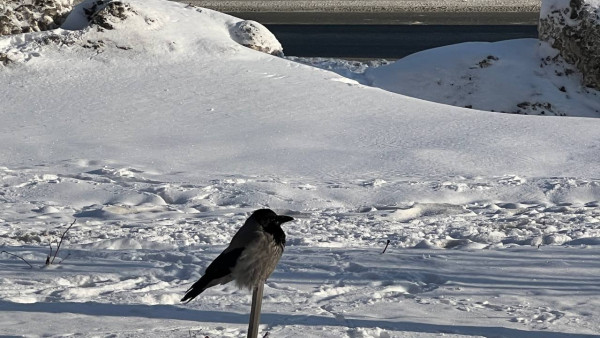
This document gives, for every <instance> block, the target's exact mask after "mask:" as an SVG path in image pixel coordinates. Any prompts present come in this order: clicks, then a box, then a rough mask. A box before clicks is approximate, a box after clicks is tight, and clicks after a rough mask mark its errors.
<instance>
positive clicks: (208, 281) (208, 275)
mask: <svg viewBox="0 0 600 338" xmlns="http://www.w3.org/2000/svg"><path fill="white" fill-rule="evenodd" d="M242 251H244V248H236V249H233V250H231V251H228V252H223V253H221V254H220V255H219V257H217V258H216V259H215V260H214V261H213V262H212V263H210V265H209V266H208V268H206V272H205V273H204V276H202V277H201V278H200V279H199V280H198V281H197V282H196V283H194V285H192V287H191V288H189V289H188V290H187V293H186V294H185V296H183V298H181V301H182V302H190V301H191V300H192V299H194V298H196V297H197V296H198V295H199V294H201V293H202V292H203V291H204V290H206V289H207V288H209V287H211V286H215V285H217V284H225V283H229V282H231V280H232V278H231V276H230V275H231V269H232V268H233V267H234V266H235V263H236V262H237V260H238V258H239V257H240V255H241V254H242Z"/></svg>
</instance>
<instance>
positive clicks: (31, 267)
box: [1, 250, 33, 269]
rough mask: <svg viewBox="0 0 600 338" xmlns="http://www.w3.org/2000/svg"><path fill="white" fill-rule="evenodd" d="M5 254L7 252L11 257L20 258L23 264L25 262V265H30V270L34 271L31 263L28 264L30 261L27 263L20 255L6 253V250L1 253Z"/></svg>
mask: <svg viewBox="0 0 600 338" xmlns="http://www.w3.org/2000/svg"><path fill="white" fill-rule="evenodd" d="M5 252H6V253H7V254H9V255H11V256H15V257H17V258H20V259H21V260H22V261H23V262H25V263H27V265H29V268H30V269H33V266H31V264H29V262H28V261H26V260H25V258H23V257H21V256H19V255H15V254H12V253H10V252H8V251H6V250H2V252H1V253H5Z"/></svg>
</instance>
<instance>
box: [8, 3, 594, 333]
mask: <svg viewBox="0 0 600 338" xmlns="http://www.w3.org/2000/svg"><path fill="white" fill-rule="evenodd" d="M77 10H78V11H79V12H78V13H80V15H79V16H78V17H72V18H71V20H70V21H68V24H67V26H68V27H70V28H77V27H78V26H79V25H80V24H81V21H80V20H76V19H77V18H79V19H80V18H81V13H82V11H80V10H81V8H78V9H77ZM124 13H125V16H127V19H125V20H123V21H121V20H119V19H117V18H112V19H111V20H112V21H111V22H110V25H111V26H113V27H114V29H112V30H111V29H101V30H99V29H98V26H94V27H91V28H85V29H82V30H72V31H67V30H56V31H52V32H44V33H35V34H26V35H14V36H7V37H2V38H0V55H1V56H2V58H1V59H2V60H7V61H5V63H6V65H4V66H0V67H1V68H0V83H1V84H2V91H0V103H1V105H0V106H1V107H2V108H0V121H2V123H0V143H1V144H2V147H0V159H1V160H0V161H1V162H0V166H1V167H0V201H1V202H2V204H1V207H0V249H1V250H3V251H6V252H8V253H10V254H14V255H20V256H22V257H23V258H24V259H26V260H27V261H28V262H29V263H31V264H32V265H33V267H32V268H29V266H28V265H27V264H25V263H24V262H23V261H21V260H20V259H18V258H16V257H14V256H11V255H9V254H8V253H2V254H1V255H0V312H1V313H2V314H1V316H0V336H27V337H38V336H83V337H96V336H101V337H104V336H110V337H190V336H192V337H204V336H210V337H244V336H245V330H246V325H247V320H248V312H249V306H250V294H248V292H247V291H245V290H237V289H236V288H235V287H234V286H233V285H226V286H219V287H214V288H211V289H209V290H208V291H206V292H205V293H204V294H203V295H202V296H201V297H200V298H199V299H197V300H195V301H193V302H192V303H190V304H187V305H181V304H180V303H179V299H180V298H181V296H182V295H183V293H184V291H185V290H186V289H187V288H188V287H189V286H190V285H191V283H193V282H194V281H195V280H196V279H197V278H198V277H199V276H200V275H201V274H202V272H203V269H204V268H205V267H206V266H207V265H208V264H209V263H210V262H211V261H212V259H214V258H215V257H216V255H217V254H218V253H219V252H220V251H221V250H222V249H223V247H224V246H225V245H226V244H227V243H228V241H229V240H230V239H231V236H232V235H233V234H234V233H235V231H236V230H237V229H238V228H239V226H240V225H241V224H242V223H243V221H244V220H245V218H246V217H247V216H248V214H249V213H250V212H251V211H252V210H254V209H257V208H260V207H270V208H272V209H274V210H276V211H277V212H278V213H283V214H288V215H291V216H293V217H294V218H295V219H296V220H297V221H295V222H293V223H289V224H286V225H285V231H286V233H287V238H288V246H287V248H286V251H285V252H284V255H283V258H282V261H281V262H280V264H279V266H278V268H277V269H276V271H275V273H274V274H273V275H272V276H271V278H270V279H269V280H268V282H267V284H266V288H265V299H264V302H263V315H262V326H261V335H264V334H265V333H266V332H269V333H270V337H431V336H449V337H464V336H483V337H551V338H552V337H593V336H598V335H599V332H600V320H599V319H598V316H599V314H600V310H599V309H600V297H598V296H599V295H600V277H598V276H600V261H599V260H598V259H597V258H598V255H599V254H600V202H599V201H600V177H599V176H598V170H599V168H600V165H599V164H600V163H599V162H600V160H599V159H600V133H599V132H598V130H600V119H595V118H589V117H588V118H585V117H581V116H591V115H589V114H587V113H585V114H584V113H578V112H580V111H581V110H580V109H582V108H581V107H583V106H584V103H582V102H581V100H580V99H579V98H581V97H580V96H578V99H577V100H571V101H569V100H566V99H564V100H563V99H562V98H561V100H562V101H561V102H563V103H564V104H565V105H568V104H569V102H572V104H573V107H575V108H573V110H572V111H573V112H575V113H573V114H569V115H575V117H558V116H546V117H540V116H530V115H516V114H502V113H493V112H487V111H481V110H475V109H466V108H462V107H454V106H449V105H444V104H439V103H433V102H428V101H424V100H422V99H416V98H411V97H408V96H403V95H400V94H397V93H393V92H389V91H385V90H383V89H379V88H373V87H371V86H366V85H363V84H360V83H359V81H357V79H358V78H359V77H358V75H356V74H355V73H352V72H349V73H350V74H351V75H352V74H354V75H352V76H350V77H352V78H350V77H344V76H341V75H338V74H336V73H334V72H330V71H326V70H323V69H319V68H316V67H310V66H306V65H303V64H300V63H297V62H294V61H292V60H288V59H284V58H278V57H274V56H270V55H267V54H264V53H260V52H256V51H253V50H250V49H247V48H245V47H242V46H240V45H239V44H237V43H236V42H234V41H233V40H232V38H231V36H232V33H231V30H232V29H235V27H236V26H237V25H236V23H237V22H239V19H236V18H233V17H230V16H226V15H223V14H220V13H217V12H213V11H211V10H206V9H200V8H196V7H190V6H185V5H183V4H178V3H173V2H167V1H159V0H147V1H141V0H140V1H131V9H130V10H125V11H124ZM234 35H235V34H234ZM533 45H535V43H534V42H533V41H530V40H522V41H515V42H512V43H509V42H506V43H504V44H502V43H499V44H493V45H490V44H468V45H463V46H462V47H464V48H465V55H467V52H469V53H474V51H475V52H477V53H479V54H481V55H496V54H493V53H497V54H499V55H497V56H498V58H499V60H493V59H491V61H490V63H493V62H492V61H494V62H496V61H497V62H498V63H499V65H498V66H500V63H501V61H503V60H510V62H511V63H513V64H515V67H514V68H510V67H507V65H502V67H504V68H502V72H503V73H509V72H511V71H512V72H515V73H516V74H515V73H513V75H514V76H515V77H516V78H521V79H522V80H521V81H520V82H518V83H527V84H536V85H539V84H540V83H543V82H542V81H544V79H545V80H546V81H550V82H551V81H554V80H555V78H553V77H544V76H543V74H542V75H540V74H537V73H535V74H536V75H535V76H536V78H535V79H531V78H530V77H529V76H530V74H534V71H533V70H527V66H528V65H530V61H531V60H530V59H527V58H525V59H524V60H523V61H521V60H520V59H514V58H513V59H511V58H510V57H509V56H510V53H509V52H508V51H507V49H510V48H513V47H517V46H519V47H524V46H525V47H527V46H528V47H529V48H533ZM283 47H284V50H285V46H283ZM490 47H491V50H488V49H487V48H490ZM509 47H510V48H509ZM457 48H461V47H449V49H438V50H433V51H429V54H421V56H422V57H421V60H422V63H421V64H418V63H417V64H416V65H415V67H416V66H419V67H421V69H426V68H427V65H428V64H430V63H429V62H433V61H432V60H433V59H434V56H435V55H438V56H443V55H447V54H448V53H454V52H456V49H457ZM477 53H475V54H477ZM489 53H492V54H489ZM523 53H524V54H526V53H525V52H523ZM475 54H473V55H475ZM479 54H477V55H476V57H473V60H475V61H477V62H479V61H480V60H479V59H478V58H479V56H480V55H479ZM500 54H501V55H502V57H500ZM424 55H425V56H428V57H424ZM468 55H471V54H468ZM527 55H529V54H527ZM429 56H431V57H429ZM470 58H471V56H468V57H465V58H464V60H466V61H465V62H467V61H468V62H467V63H468V64H470V63H469V62H471V61H473V60H471V59H470ZM458 59H460V60H463V59H461V58H458ZM407 60H408V61H410V62H415V60H414V57H413V59H412V61H411V59H410V58H408V59H407ZM478 60H479V61H478ZM408 61H406V62H408ZM401 64H402V63H398V64H391V65H388V66H382V67H381V68H380V69H385V68H384V67H387V69H388V70H389V71H388V72H382V73H378V72H379V71H378V68H375V69H367V70H365V68H364V67H363V66H361V65H356V67H355V68H353V70H354V71H359V72H362V73H363V75H360V79H365V77H366V76H369V79H370V81H372V82H373V83H374V84H376V85H377V82H378V81H384V80H385V83H386V84H390V85H392V84H393V81H392V80H391V79H392V76H396V75H397V74H399V73H397V72H396V71H397V70H398V69H401V68H402V66H401ZM477 65H478V64H477ZM446 67H450V66H444V69H446ZM493 67H494V65H493V64H492V65H491V66H489V67H481V68H480V69H481V72H482V73H478V74H481V76H482V77H485V76H484V75H485V73H483V71H486V70H491V69H494V68H493ZM477 71H479V70H477ZM498 74H499V72H496V73H492V74H491V75H490V74H488V76H499V75H498ZM569 79H570V78H569ZM402 80H403V79H402V78H399V79H398V81H402ZM411 81H414V80H411ZM561 81H562V80H561ZM569 81H570V80H569ZM382 83H383V82H382ZM412 83H415V85H414V86H415V87H416V88H415V89H418V88H419V87H418V86H420V85H421V84H419V82H412ZM573 83H574V82H568V81H567V82H564V83H563V85H565V86H567V85H569V86H571V85H572V86H575V85H574V84H573ZM381 87H385V86H383V85H382V86H381ZM434 88H435V87H434ZM499 88H505V87H499ZM559 88H560V87H559ZM574 88H575V87H568V88H566V89H567V92H568V93H569V92H570V91H571V90H575V89H574ZM421 89H422V90H421V91H422V92H423V93H430V92H431V91H433V90H434V89H432V88H431V87H427V86H423V87H421ZM499 90H502V91H504V90H507V89H499ZM536 90H537V91H539V92H540V97H551V96H553V95H554V94H553V93H554V87H552V86H542V85H539V87H538V88H537V89H536ZM481 92H482V93H485V94H486V95H490V100H491V101H494V102H498V101H497V100H498V99H497V96H493V97H492V96H491V95H492V94H493V92H492V91H491V90H490V89H486V90H485V91H483V90H482V91H481ZM561 92H562V91H561ZM440 93H443V94H445V93H446V92H445V91H441V90H440ZM508 93H510V91H508V90H507V94H508ZM527 93H529V92H526V93H525V94H527ZM588 94H589V93H588ZM588 94H586V95H587V96H585V97H586V100H588V101H589V102H588V104H590V105H593V104H597V100H598V99H597V98H596V97H595V96H593V95H594V93H591V94H589V95H588ZM527 95H530V94H527ZM582 95H583V94H582ZM513 99H514V98H512V97H507V100H513ZM507 102H508V101H507ZM461 104H462V103H461ZM473 105H475V104H473ZM474 108H477V107H476V106H474ZM480 109H482V108H480ZM577 116H579V117H577ZM75 219H76V223H75V225H74V226H73V228H72V229H71V230H70V231H69V232H68V234H67V236H66V239H65V241H64V243H63V244H62V248H61V251H60V253H59V256H60V258H57V261H56V262H55V264H54V265H51V266H48V267H44V261H45V259H46V255H47V254H48V252H49V251H50V248H49V243H51V242H53V243H54V244H53V245H52V246H53V247H54V248H56V243H57V242H58V240H59V238H60V235H61V234H62V233H63V231H64V230H65V229H66V228H67V226H68V225H69V224H71V223H72V222H73V220H75ZM387 240H389V241H390V246H389V247H388V249H387V251H386V252H385V253H384V254H381V252H382V251H383V248H384V247H385V244H386V241H387ZM67 255H68V256H67ZM65 257H66V258H65ZM62 258H65V260H64V261H63V262H62V263H60V264H57V262H58V261H60V260H61V259H62Z"/></svg>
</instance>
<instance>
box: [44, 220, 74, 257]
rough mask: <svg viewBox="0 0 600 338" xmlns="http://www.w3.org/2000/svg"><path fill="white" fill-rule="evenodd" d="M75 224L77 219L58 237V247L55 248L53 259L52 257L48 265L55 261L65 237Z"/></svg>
mask: <svg viewBox="0 0 600 338" xmlns="http://www.w3.org/2000/svg"><path fill="white" fill-rule="evenodd" d="M75 222H77V219H75V220H73V223H71V225H69V227H68V228H67V230H65V232H63V234H62V236H60V242H58V247H57V248H56V251H55V252H54V257H52V261H51V262H50V264H54V260H55V259H56V255H58V250H60V245H61V244H62V242H63V239H65V235H66V234H67V232H68V231H69V230H70V229H71V227H72V226H73V225H74V224H75Z"/></svg>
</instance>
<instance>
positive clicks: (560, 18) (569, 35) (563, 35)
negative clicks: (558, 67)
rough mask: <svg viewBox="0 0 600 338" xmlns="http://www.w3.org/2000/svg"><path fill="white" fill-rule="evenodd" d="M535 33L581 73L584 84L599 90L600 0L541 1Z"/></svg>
mask: <svg viewBox="0 0 600 338" xmlns="http://www.w3.org/2000/svg"><path fill="white" fill-rule="evenodd" d="M538 30H539V36H540V40H542V41H546V42H548V43H549V44H550V45H551V46H552V47H553V48H556V49H557V50H558V51H559V52H560V55H561V56H562V57H563V58H564V60H565V61H566V62H568V63H570V64H573V65H575V67H577V69H579V71H581V73H582V75H583V81H584V85H586V86H588V87H592V88H596V89H600V0H544V1H543V2H542V8H541V12H540V21H539V27H538Z"/></svg>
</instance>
